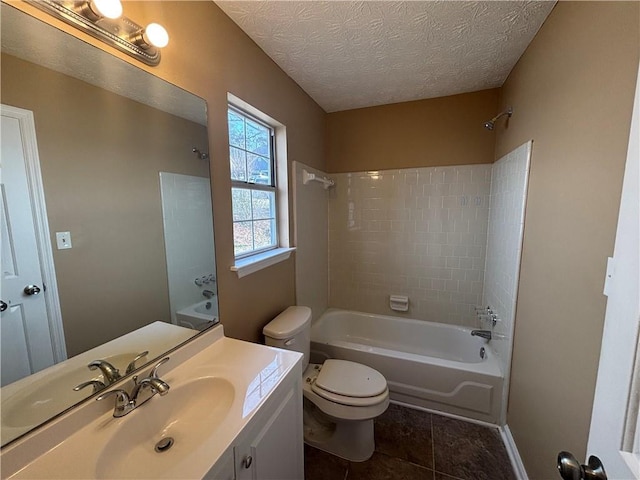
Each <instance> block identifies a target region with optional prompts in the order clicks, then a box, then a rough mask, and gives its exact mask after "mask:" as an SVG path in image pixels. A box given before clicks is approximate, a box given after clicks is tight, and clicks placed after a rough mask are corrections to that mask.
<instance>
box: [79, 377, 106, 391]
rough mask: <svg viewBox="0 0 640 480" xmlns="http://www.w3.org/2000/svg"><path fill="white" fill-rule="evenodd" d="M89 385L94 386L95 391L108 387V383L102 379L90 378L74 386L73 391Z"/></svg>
mask: <svg viewBox="0 0 640 480" xmlns="http://www.w3.org/2000/svg"><path fill="white" fill-rule="evenodd" d="M89 385H91V386H93V393H96V392H99V391H100V390H102V389H103V388H106V385H105V384H104V383H102V382H101V381H100V380H89V381H88V382H83V383H81V384H80V385H76V386H75V387H73V391H74V392H79V391H80V390H82V389H83V388H85V387H88V386H89Z"/></svg>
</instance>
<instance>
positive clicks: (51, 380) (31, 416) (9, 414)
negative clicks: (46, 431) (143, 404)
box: [2, 352, 137, 427]
mask: <svg viewBox="0 0 640 480" xmlns="http://www.w3.org/2000/svg"><path fill="white" fill-rule="evenodd" d="M136 355H137V353H134V352H128V353H120V354H117V355H111V356H109V357H106V358H105V360H107V361H108V362H109V363H111V364H112V365H114V366H115V367H116V368H118V369H120V373H122V374H124V371H125V369H126V368H127V365H128V364H129V362H130V361H131V360H133V359H134V358H135V356H136ZM88 380H99V381H101V382H104V378H103V377H102V373H100V371H99V370H96V371H91V370H89V369H88V368H87V366H86V365H82V366H78V367H77V368H74V369H65V370H63V371H61V372H60V373H56V372H52V373H51V374H50V375H48V376H47V377H45V378H44V379H42V380H41V381H39V382H36V383H33V384H31V385H29V386H26V387H24V388H22V389H20V390H19V391H17V392H16V393H15V394H13V395H11V396H10V397H8V398H3V400H2V426H3V427H29V426H32V425H38V424H40V423H42V422H44V421H45V420H48V419H49V418H51V417H53V416H55V415H57V414H58V413H60V412H62V411H64V410H66V409H67V408H69V407H71V406H72V405H75V404H76V403H78V402H79V401H81V400H83V399H85V398H87V397H89V396H90V395H92V394H93V389H92V388H91V387H86V388H84V389H82V390H80V391H78V392H75V391H74V390H73V387H75V386H76V385H79V384H81V383H83V382H86V381H88Z"/></svg>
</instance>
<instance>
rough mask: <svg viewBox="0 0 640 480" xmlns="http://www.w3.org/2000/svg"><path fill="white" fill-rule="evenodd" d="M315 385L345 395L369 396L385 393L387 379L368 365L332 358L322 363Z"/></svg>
mask: <svg viewBox="0 0 640 480" xmlns="http://www.w3.org/2000/svg"><path fill="white" fill-rule="evenodd" d="M315 386H316V387H319V388H321V389H322V390H325V391H327V392H331V393H334V394H337V395H342V396H345V397H355V398H367V397H375V396H377V395H380V394H382V393H384V392H385V391H386V390H387V380H386V379H385V378H384V377H383V376H382V374H381V373H380V372H378V371H377V370H374V369H373V368H370V367H367V366H366V365H362V364H360V363H355V362H349V361H347V360H334V359H330V360H327V361H325V362H324V364H323V365H322V369H321V370H320V373H319V374H318V377H317V378H316V381H315Z"/></svg>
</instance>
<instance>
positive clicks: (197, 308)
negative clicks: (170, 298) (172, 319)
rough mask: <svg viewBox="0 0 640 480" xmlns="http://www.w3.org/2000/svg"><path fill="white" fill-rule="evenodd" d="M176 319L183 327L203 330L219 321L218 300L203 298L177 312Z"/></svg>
mask: <svg viewBox="0 0 640 480" xmlns="http://www.w3.org/2000/svg"><path fill="white" fill-rule="evenodd" d="M176 320H177V321H178V325H180V326H181V327H187V328H193V329H195V330H203V329H204V328H207V327H209V326H210V325H212V324H214V323H217V322H218V307H217V305H216V302H213V301H211V300H203V301H201V302H198V303H194V304H193V305H189V306H188V307H184V308H182V309H180V310H178V311H177V312H176Z"/></svg>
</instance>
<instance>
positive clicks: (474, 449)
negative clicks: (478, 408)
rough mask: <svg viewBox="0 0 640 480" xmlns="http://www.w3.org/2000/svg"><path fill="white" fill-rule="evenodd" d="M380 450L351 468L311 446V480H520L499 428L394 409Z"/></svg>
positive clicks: (383, 421) (385, 421)
mask: <svg viewBox="0 0 640 480" xmlns="http://www.w3.org/2000/svg"><path fill="white" fill-rule="evenodd" d="M375 437H376V450H375V453H374V454H373V457H371V458H370V459H369V460H367V461H366V462H349V461H347V460H343V459H341V458H338V457H336V456H333V455H329V454H328V453H325V452H322V451H320V450H317V449H315V448H312V447H309V446H308V445H305V450H304V452H305V479H306V480H516V476H515V475H514V473H513V470H512V469H511V463H510V462H509V457H508V456H507V452H506V450H505V447H504V444H503V443H502V440H501V438H500V433H499V432H498V429H496V428H489V427H483V426H480V425H477V424H474V423H469V422H463V421H461V420H455V419H452V418H448V417H442V416H440V415H435V414H431V413H427V412H422V411H420V410H414V409H410V408H405V407H401V406H398V405H393V404H391V405H389V408H388V409H387V411H386V412H385V413H384V414H382V415H381V416H380V417H378V418H377V419H376V421H375Z"/></svg>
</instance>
